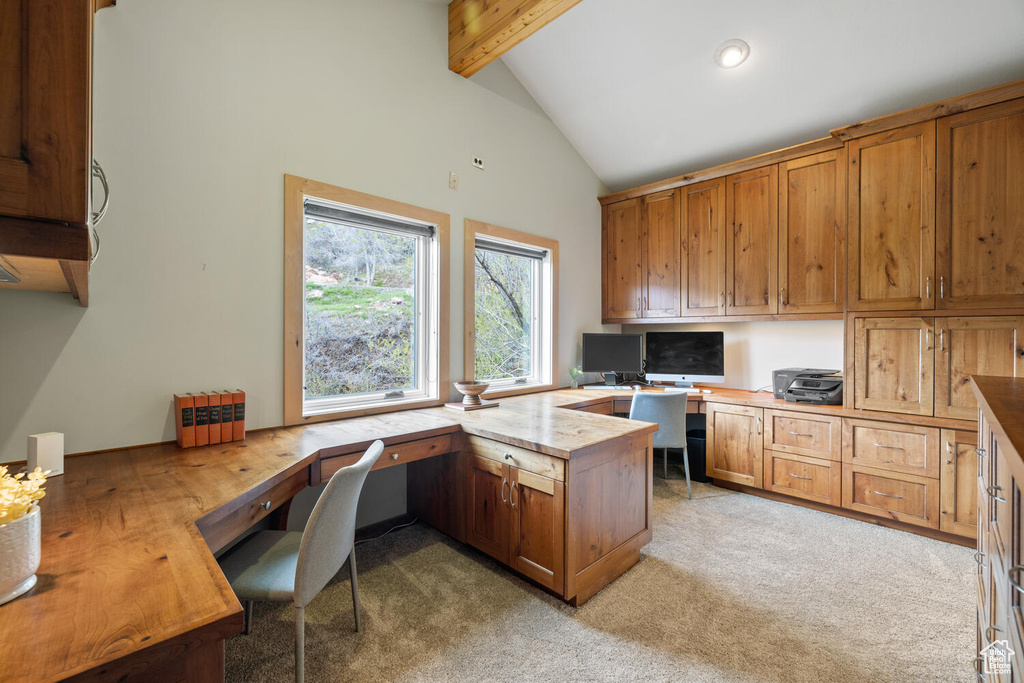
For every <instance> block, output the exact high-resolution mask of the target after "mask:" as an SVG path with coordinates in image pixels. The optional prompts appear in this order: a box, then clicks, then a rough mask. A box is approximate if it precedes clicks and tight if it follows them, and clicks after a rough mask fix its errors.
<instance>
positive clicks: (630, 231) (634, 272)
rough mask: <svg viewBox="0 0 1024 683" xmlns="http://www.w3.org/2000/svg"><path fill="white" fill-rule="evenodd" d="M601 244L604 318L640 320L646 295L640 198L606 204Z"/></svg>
mask: <svg viewBox="0 0 1024 683" xmlns="http://www.w3.org/2000/svg"><path fill="white" fill-rule="evenodd" d="M601 245H602V264H601V265H602V268H601V273H602V275H603V277H602V278H601V279H602V283H601V284H602V289H603V292H602V294H603V296H602V300H603V303H604V317H605V318H609V319H614V318H639V317H640V300H641V298H642V296H643V294H642V290H643V286H642V283H641V278H640V275H641V260H642V255H641V253H640V199H627V200H625V201H622V202H616V203H614V204H607V205H605V207H604V221H603V226H602V230H601Z"/></svg>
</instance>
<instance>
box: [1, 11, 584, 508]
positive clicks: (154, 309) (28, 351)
mask: <svg viewBox="0 0 1024 683" xmlns="http://www.w3.org/2000/svg"><path fill="white" fill-rule="evenodd" d="M94 93H95V103H94V142H95V154H96V157H97V158H98V159H99V160H100V162H101V163H102V164H103V165H104V168H105V169H106V172H107V176H108V177H109V178H110V181H111V183H112V186H113V190H112V192H113V198H112V200H111V204H110V211H109V214H108V215H107V218H106V220H105V221H104V222H103V223H102V224H101V225H100V227H99V231H100V233H101V236H102V239H103V246H102V253H101V256H100V259H99V261H98V262H97V263H96V265H95V267H94V268H93V271H92V276H91V286H90V296H91V305H90V307H89V308H88V309H81V308H79V307H78V305H77V303H76V302H74V301H73V300H72V298H71V296H70V295H66V294H65V295H58V294H46V293H31V292H30V293H20V292H19V293H14V292H9V291H8V292H0V377H2V378H3V383H2V391H0V462H5V461H14V460H23V459H24V458H25V442H26V435H28V434H33V433H36V432H43V431H51V430H53V431H61V432H64V433H65V443H66V449H67V452H69V453H76V452H83V451H91V450H96V449H103V448H114V447H121V446H129V445H136V444H143V443H152V442H159V441H167V440H171V439H173V438H174V429H173V422H172V417H171V400H170V399H171V395H172V394H173V393H176V392H186V391H200V390H205V389H209V388H216V387H225V388H226V387H241V388H243V389H245V390H246V392H247V400H248V410H247V415H246V420H247V425H248V427H249V428H259V427H269V426H275V425H279V424H281V423H282V421H283V417H282V415H283V409H282V392H283V384H282V382H283V377H282V374H283V370H282V367H283V361H282V357H283V341H282V338H283V322H282V317H283V294H282V287H283V274H282V273H283V269H282V259H283V254H282V248H283V222H282V212H283V199H282V196H283V175H284V174H285V173H292V174H295V175H299V176H305V177H308V178H314V179H316V180H320V181H324V182H328V183H333V184H336V185H340V186H343V187H347V188H352V189H355V190H358V191H360V192H368V193H371V194H376V195H380V196H384V197H388V198H391V199H395V200H398V201H402V202H408V203H411V204H416V205H419V206H423V207H427V208H430V209H434V210H438V211H443V212H447V213H449V214H451V217H452V223H451V224H452V269H451V284H452V292H451V301H450V303H451V334H450V339H451V353H450V357H451V360H450V362H451V369H452V378H453V379H457V378H459V377H460V375H461V368H462V318H463V316H462V301H463V292H462V235H463V219H464V218H474V219H478V220H482V221H487V222H489V223H495V224H498V225H503V226H506V227H509V228H513V229H516V230H523V231H527V232H534V233H536V234H539V235H544V236H546V237H551V238H555V239H558V240H559V241H560V243H561V253H562V262H561V287H560V296H561V300H562V302H563V304H562V306H561V316H560V321H559V354H560V358H561V359H562V362H561V363H560V366H561V367H560V368H559V374H560V378H559V379H560V380H561V382H562V383H563V384H567V383H568V375H567V373H566V368H567V367H568V365H569V364H570V363H571V362H573V361H574V360H575V358H576V347H577V344H578V341H579V335H580V332H581V331H582V330H583V329H596V330H599V329H601V327H600V324H599V323H600V316H601V312H600V281H601V273H600V262H601V261H600V238H599V235H600V210H599V206H598V203H597V201H596V197H597V196H598V195H600V194H602V193H603V192H604V187H603V186H602V185H601V183H600V181H599V180H598V179H597V177H596V176H595V175H594V174H593V173H592V172H591V171H590V169H589V168H588V167H587V166H586V164H585V163H584V162H583V161H582V160H581V159H580V157H579V155H578V154H577V153H576V152H575V150H574V149H573V148H572V147H571V146H570V144H569V143H568V142H567V141H566V139H565V138H564V137H563V136H562V134H561V133H560V132H559V131H558V130H557V128H556V127H555V126H554V125H553V124H552V123H551V122H550V121H549V120H548V118H547V117H546V116H545V115H544V114H543V112H542V111H541V110H540V108H539V107H538V106H537V105H536V103H534V102H533V100H532V99H531V98H530V96H529V95H528V94H526V92H525V90H523V89H522V87H521V86H520V85H519V83H518V82H517V81H516V80H515V78H514V77H513V76H512V75H511V73H510V72H509V71H508V70H507V69H506V68H505V66H504V65H503V64H502V63H500V62H498V63H495V64H493V65H491V66H489V67H487V68H486V69H485V70H484V71H483V72H481V73H480V74H478V75H477V76H475V77H474V78H473V79H470V80H466V79H463V78H462V77H461V76H458V75H455V74H453V73H451V72H449V71H448V68H447V7H446V5H445V4H444V3H426V2H420V1H418V0H345V1H344V2H338V1H337V0H289V2H281V1H280V0H216V1H210V0H174V1H173V2H172V1H169V0H168V1H161V2H149V1H144V0H133V1H131V2H122V3H120V4H118V6H117V7H114V8H112V9H107V10H103V11H102V12H100V13H99V14H97V16H96V48H95V74H94ZM473 155H479V156H482V157H483V158H484V160H485V162H486V167H487V170H486V171H479V170H476V169H474V168H472V166H471V157H472V156H473ZM451 170H454V171H456V172H458V173H459V175H460V177H461V185H460V189H459V190H458V192H454V191H452V190H449V189H448V172H449V171H451ZM378 479H379V480H380V481H381V484H382V485H384V484H386V485H385V486H384V488H386V489H387V490H388V491H395V490H398V489H402V490H404V474H401V473H398V472H396V473H393V474H392V475H390V479H388V478H387V477H383V478H380V477H378ZM368 486H370V487H371V489H369V490H368V491H369V493H370V495H369V496H364V498H370V499H374V500H383V501H385V507H386V506H387V505H390V504H391V503H388V502H387V498H388V497H387V495H385V494H384V493H383V492H382V493H381V494H380V495H379V496H378V495H375V494H374V493H373V487H374V486H376V484H369V485H368ZM401 505H402V509H404V500H402V501H401ZM399 511H400V510H399ZM382 515H383V513H382ZM371 516H373V515H371ZM379 516H380V515H378V517H379ZM383 516H387V515H383ZM364 521H367V520H366V519H365V518H364Z"/></svg>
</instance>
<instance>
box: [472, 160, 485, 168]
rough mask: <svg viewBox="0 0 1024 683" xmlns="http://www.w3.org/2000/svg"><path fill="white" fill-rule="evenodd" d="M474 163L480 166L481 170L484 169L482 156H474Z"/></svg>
mask: <svg viewBox="0 0 1024 683" xmlns="http://www.w3.org/2000/svg"><path fill="white" fill-rule="evenodd" d="M473 165H474V166H476V167H477V168H479V169H480V170H481V171H482V170H484V160H483V158H482V157H473Z"/></svg>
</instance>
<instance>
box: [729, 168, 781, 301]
mask: <svg viewBox="0 0 1024 683" xmlns="http://www.w3.org/2000/svg"><path fill="white" fill-rule="evenodd" d="M725 196H726V203H725V215H726V224H727V231H726V241H725V279H726V292H725V312H726V315H764V314H769V315H770V314H774V313H778V311H779V306H778V297H777V295H776V292H777V291H778V281H777V280H778V266H777V264H778V245H779V204H778V197H779V175H778V166H774V165H773V166H767V167H765V168H758V169H755V170H753V171H747V172H746V173H736V174H734V175H731V176H728V177H727V178H726V186H725Z"/></svg>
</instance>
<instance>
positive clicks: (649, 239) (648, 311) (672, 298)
mask: <svg viewBox="0 0 1024 683" xmlns="http://www.w3.org/2000/svg"><path fill="white" fill-rule="evenodd" d="M678 195H679V193H678V191H676V190H667V191H665V192H658V193H655V194H649V195H646V196H645V197H644V208H643V230H642V235H641V250H642V252H643V253H642V256H643V288H644V293H643V295H642V297H643V300H642V301H641V306H640V312H641V315H642V317H644V318H675V317H678V316H679V257H680V249H679V244H680V235H679V201H678Z"/></svg>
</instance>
